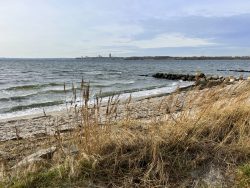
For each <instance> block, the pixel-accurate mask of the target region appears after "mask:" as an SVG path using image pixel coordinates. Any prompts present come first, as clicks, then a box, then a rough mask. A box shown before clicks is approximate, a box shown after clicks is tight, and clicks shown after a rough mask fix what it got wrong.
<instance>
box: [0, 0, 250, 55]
mask: <svg viewBox="0 0 250 188" xmlns="http://www.w3.org/2000/svg"><path fill="white" fill-rule="evenodd" d="M109 53H112V54H113V55H114V56H134V55H172V56H190V55H250V1H249V0H237V1H236V0H0V57H78V56H96V55H99V54H100V55H103V56H107V55H108V54H109Z"/></svg>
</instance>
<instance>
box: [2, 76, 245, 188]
mask: <svg viewBox="0 0 250 188" xmlns="http://www.w3.org/2000/svg"><path fill="white" fill-rule="evenodd" d="M72 91H73V102H72V105H73V108H70V109H69V111H70V110H73V111H74V114H75V118H77V119H78V120H79V121H76V123H78V125H77V128H76V129H74V130H73V131H70V132H65V133H61V132H60V131H58V132H57V133H56V134H55V135H54V136H45V137H43V138H40V141H39V140H37V141H36V142H37V145H38V146H39V147H36V148H33V149H31V148H30V149H29V150H28V151H29V152H28V153H25V156H27V155H28V154H31V153H32V152H30V151H34V150H37V148H48V147H51V146H56V148H57V149H56V151H55V153H53V154H52V155H50V156H47V155H46V156H45V157H44V156H43V157H41V159H40V160H37V161H35V162H34V161H33V162H31V163H29V164H26V165H20V166H16V167H15V168H13V166H14V165H13V164H12V163H13V161H12V163H10V162H8V160H10V159H7V158H6V159H3V160H2V163H1V164H2V165H1V169H2V170H1V178H2V181H1V182H2V184H0V185H2V186H3V187H249V185H250V180H249V179H250V173H249V172H250V171H249V164H250V83H249V82H247V81H241V82H239V83H237V84H234V85H230V86H228V85H224V86H223V85H220V86H216V87H213V88H210V89H207V90H206V89H205V90H203V91H202V92H200V91H198V90H193V91H188V92H180V93H179V92H176V93H174V94H172V95H171V96H169V97H167V98H164V100H162V101H159V104H157V107H156V109H155V111H157V114H160V115H158V116H153V117H150V118H149V119H147V120H145V119H135V118H133V110H132V108H131V98H129V99H128V100H127V101H125V102H124V103H123V108H122V110H125V111H126V115H125V116H124V117H123V118H119V119H118V118H117V116H118V114H119V106H120V105H121V101H120V100H119V97H110V98H109V100H108V102H107V104H106V107H105V110H104V111H103V110H101V108H100V107H101V106H102V99H101V98H98V97H97V98H96V100H95V103H94V104H93V105H89V100H90V99H89V85H88V84H87V83H84V82H82V84H81V96H82V101H81V104H82V106H81V107H80V108H74V107H75V105H74V103H75V100H76V91H75V89H74V86H73V87H72ZM72 105H71V106H72ZM120 110H121V109H120ZM17 142H18V143H19V144H16V143H17ZM9 143H10V144H14V145H15V144H16V145H17V147H20V146H22V147H25V145H26V146H27V145H28V143H29V142H28V141H25V140H19V141H11V142H9ZM29 146H30V145H29ZM13 148H15V147H13ZM19 149H20V148H19ZM23 150H24V151H27V149H26V150H25V149H23ZM19 151H20V150H19ZM11 167H12V168H11Z"/></svg>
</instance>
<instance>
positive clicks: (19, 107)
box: [5, 100, 64, 113]
mask: <svg viewBox="0 0 250 188" xmlns="http://www.w3.org/2000/svg"><path fill="white" fill-rule="evenodd" d="M63 103H64V101H62V100H60V101H51V102H44V103H33V104H30V105H20V106H14V107H12V108H10V109H9V110H7V111H5V113H9V112H16V111H21V110H26V109H30V108H41V107H47V106H56V105H60V104H63Z"/></svg>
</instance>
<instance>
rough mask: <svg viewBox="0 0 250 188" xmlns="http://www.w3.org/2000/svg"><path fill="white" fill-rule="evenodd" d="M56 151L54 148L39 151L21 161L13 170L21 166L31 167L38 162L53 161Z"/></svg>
mask: <svg viewBox="0 0 250 188" xmlns="http://www.w3.org/2000/svg"><path fill="white" fill-rule="evenodd" d="M55 151H56V147H55V146H52V147H50V148H47V149H41V150H39V151H37V152H36V153H33V154H31V155H29V156H27V157H25V158H24V159H23V160H21V161H20V162H19V163H17V164H16V165H15V166H13V167H12V168H18V167H21V166H25V165H29V164H32V163H35V162H37V161H41V160H43V159H52V157H53V154H54V152H55Z"/></svg>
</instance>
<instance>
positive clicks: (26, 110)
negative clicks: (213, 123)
mask: <svg viewBox="0 0 250 188" xmlns="http://www.w3.org/2000/svg"><path fill="white" fill-rule="evenodd" d="M218 69H227V70H229V69H244V70H250V61H249V60H195V61H191V60H190V61H189V60H184V61H183V60H178V61H177V60H171V61H170V60H165V61H164V60H163V61H162V60H161V61H160V60H157V61H155V60H145V61H142V60H139V61H133V60H119V59H92V60H91V59H88V60H87V59H0V119H5V118H11V117H16V116H23V115H30V114H35V113H42V112H43V109H44V110H45V111H57V110H62V109H65V106H66V105H65V103H66V101H69V100H70V98H71V96H72V94H71V92H70V90H71V87H72V84H74V85H75V86H80V82H81V80H82V78H83V79H84V80H85V81H89V82H90V85H91V96H92V97H93V96H94V95H95V94H97V93H99V91H100V90H101V91H102V95H103V96H104V97H108V96H111V95H113V94H119V95H120V97H121V98H124V99H125V98H127V97H129V95H130V93H132V97H133V98H137V97H148V96H152V95H159V94H164V93H170V92H172V91H174V90H175V89H176V88H177V87H185V86H188V85H190V84H192V83H191V82H182V81H170V80H161V79H155V78H153V77H152V76H151V75H152V74H154V73H157V72H169V73H170V72H171V73H189V74H195V72H197V71H201V72H204V73H206V74H211V75H219V76H220V75H222V76H229V75H235V76H239V75H241V74H242V73H235V72H218V71H217V70H218ZM144 75H149V76H144ZM243 76H245V77H246V76H249V75H248V74H247V73H243ZM64 83H66V90H68V92H66V94H65V92H64Z"/></svg>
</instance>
